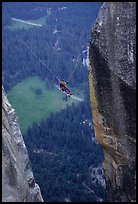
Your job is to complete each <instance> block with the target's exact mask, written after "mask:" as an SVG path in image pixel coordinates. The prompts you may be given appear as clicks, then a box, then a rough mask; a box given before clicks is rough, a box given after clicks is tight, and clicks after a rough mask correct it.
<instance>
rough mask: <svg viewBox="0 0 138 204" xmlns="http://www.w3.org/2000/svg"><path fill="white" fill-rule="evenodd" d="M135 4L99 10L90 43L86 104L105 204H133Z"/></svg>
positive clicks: (111, 5)
mask: <svg viewBox="0 0 138 204" xmlns="http://www.w3.org/2000/svg"><path fill="white" fill-rule="evenodd" d="M135 7H136V3H135V2H106V3H104V4H103V6H102V8H101V10H100V12H99V15H98V17H97V19H96V22H95V25H94V27H93V29H92V32H91V39H90V48H89V53H90V56H89V57H90V70H89V83H90V98H91V105H92V114H93V119H94V125H95V134H96V139H97V141H98V142H99V143H101V144H102V145H103V148H104V153H105V159H104V163H103V168H104V172H105V179H106V189H107V200H108V201H113V202H119V201H120V202H126V201H129V202H132V201H135V200H136V191H135V190H136V161H135V157H136V155H135V154H136V95H135V93H136V8H135Z"/></svg>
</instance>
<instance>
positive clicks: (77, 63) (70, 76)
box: [20, 39, 81, 82]
mask: <svg viewBox="0 0 138 204" xmlns="http://www.w3.org/2000/svg"><path fill="white" fill-rule="evenodd" d="M20 41H21V42H22V43H23V44H24V45H25V47H27V48H28V49H29V50H30V51H31V52H32V54H33V55H34V56H35V57H36V58H38V60H39V61H40V62H41V64H42V65H43V66H44V67H46V69H48V70H49V72H50V73H51V74H53V75H54V76H55V78H56V79H57V80H58V81H59V82H60V79H59V78H58V77H57V76H56V74H55V73H54V72H52V70H51V69H50V68H48V66H47V65H46V64H45V63H44V62H43V61H42V59H41V58H40V57H38V55H37V54H36V53H35V52H34V51H33V50H32V49H31V48H30V47H29V46H28V45H27V44H26V43H25V42H24V41H22V40H21V39H20ZM80 56H81V54H80V55H79V56H78V59H79V57H80ZM78 61H79V60H78ZM77 67H78V63H77V64H76V66H75V68H74V69H73V71H72V72H71V74H70V76H69V78H68V80H67V81H68V82H69V81H70V79H71V77H72V75H73V73H74V72H75V70H76V69H77Z"/></svg>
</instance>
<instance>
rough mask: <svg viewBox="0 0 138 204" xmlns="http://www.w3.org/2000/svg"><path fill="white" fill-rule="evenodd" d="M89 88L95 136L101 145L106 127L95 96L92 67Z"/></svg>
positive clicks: (90, 68) (90, 67)
mask: <svg viewBox="0 0 138 204" xmlns="http://www.w3.org/2000/svg"><path fill="white" fill-rule="evenodd" d="M89 87H90V102H91V106H92V116H93V122H94V130H95V136H96V140H97V141H98V142H99V143H101V144H103V136H104V127H103V122H102V115H101V114H100V112H99V110H98V102H97V99H96V94H95V88H94V81H93V75H92V66H91V65H89Z"/></svg>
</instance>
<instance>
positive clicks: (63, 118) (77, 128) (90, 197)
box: [24, 102, 104, 202]
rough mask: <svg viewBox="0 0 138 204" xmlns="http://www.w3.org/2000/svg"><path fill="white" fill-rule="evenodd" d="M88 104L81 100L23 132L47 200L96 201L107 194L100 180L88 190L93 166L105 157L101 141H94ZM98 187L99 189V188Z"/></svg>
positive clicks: (36, 175) (37, 177) (34, 168)
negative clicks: (89, 172)
mask: <svg viewBox="0 0 138 204" xmlns="http://www.w3.org/2000/svg"><path fill="white" fill-rule="evenodd" d="M85 118H90V111H89V107H88V106H87V107H86V106H85V104H84V103H83V102H82V103H80V104H79V105H77V106H75V105H74V104H72V106H68V105H67V108H66V109H65V110H62V111H61V112H59V113H56V114H51V115H50V117H49V118H48V119H45V120H43V121H42V122H41V123H40V124H39V125H38V124H37V123H34V124H33V128H29V129H28V131H27V134H26V135H25V136H24V138H25V142H26V145H27V149H28V151H29V156H30V159H31V161H32V168H33V172H34V175H35V178H36V181H37V182H38V184H39V185H40V188H41V191H42V196H43V198H44V200H45V201H46V202H54V201H56V202H64V201H65V198H68V197H69V198H70V199H71V201H72V202H94V201H97V197H98V196H99V197H100V198H104V188H103V187H102V186H101V185H100V184H99V183H97V184H96V185H94V184H93V185H91V186H90V188H91V189H92V190H93V191H95V192H96V196H97V197H96V196H95V195H94V194H93V193H90V192H88V191H87V190H86V189H85V187H84V186H83V182H84V181H85V182H86V183H87V185H89V184H88V182H87V177H88V169H89V167H90V166H93V167H98V166H99V165H100V164H101V162H102V161H103V153H102V149H101V147H100V145H98V144H95V143H92V129H91V128H92V127H91V126H89V121H90V120H91V119H88V120H87V121H86V122H85V123H84V121H85ZM98 189H99V190H98Z"/></svg>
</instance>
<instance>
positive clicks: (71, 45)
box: [2, 2, 105, 202]
mask: <svg viewBox="0 0 138 204" xmlns="http://www.w3.org/2000/svg"><path fill="white" fill-rule="evenodd" d="M101 5H102V2H54V3H53V2H3V3H2V83H3V85H4V88H5V90H6V92H7V93H9V92H10V91H11V90H12V89H13V87H15V86H16V85H18V84H19V83H20V82H22V81H23V80H25V79H26V78H28V77H31V76H32V77H33V76H39V77H40V78H41V79H42V80H43V81H46V82H47V83H48V84H49V87H50V89H51V92H52V86H51V84H54V83H57V78H56V77H58V78H60V79H64V80H68V78H69V76H70V74H71V73H72V71H73V70H74V68H75V67H76V66H77V69H76V71H75V72H74V73H73V75H72V77H71V80H70V85H71V86H72V87H77V88H80V89H82V90H83V92H84V95H85V102H80V103H79V104H78V105H76V104H74V103H73V104H72V105H71V106H68V105H67V106H66V108H64V109H63V110H61V111H59V112H57V113H55V112H51V114H50V116H49V117H48V118H43V119H42V121H41V122H40V123H39V124H38V123H37V122H34V123H33V125H32V126H31V127H29V128H28V130H27V132H26V133H25V134H23V137H24V140H25V143H26V146H27V149H28V153H29V158H30V160H31V164H32V169H33V173H34V176H35V180H36V182H37V183H38V184H39V186H40V189H41V192H42V196H43V198H44V200H45V202H56V201H57V202H65V201H66V202H68V201H71V202H73V201H74V202H94V201H95V202H99V201H103V200H104V198H105V186H104V185H101V182H100V181H99V180H98V175H101V178H102V179H101V180H104V178H103V174H102V172H101V168H102V161H103V151H102V148H101V146H100V145H99V144H98V143H97V142H96V141H95V134H94V127H93V122H92V114H91V107H90V99H89V84H88V67H87V66H84V64H83V63H82V62H83V58H86V56H84V55H83V54H82V53H83V51H84V50H86V49H87V47H88V46H89V38H90V32H91V28H92V25H93V23H94V21H95V19H96V17H97V15H98V11H99V9H100V7H101ZM44 16H45V17H46V19H45V20H43V22H42V26H41V27H35V26H32V27H29V25H28V27H26V28H21V27H20V24H17V23H15V22H13V20H12V18H19V19H21V20H27V21H30V20H32V21H33V20H38V19H40V18H42V17H44ZM11 28H12V29H11ZM22 42H25V43H26V45H27V46H28V47H29V49H28V48H27V47H26V46H24V44H23V43H22ZM32 52H35V54H36V55H37V56H38V57H39V58H40V59H42V60H43V62H44V63H45V64H46V65H47V68H46V67H44V66H43V65H42V64H41V63H40V61H39V60H38V59H37V57H35V56H34V55H33V54H32ZM49 69H50V70H52V72H53V73H54V74H51V72H49ZM55 76H56V77H55ZM39 92H40V91H39ZM37 94H40V93H37ZM65 103H66V102H65ZM23 108H24V107H22V109H23ZM39 108H40V107H38V109H39ZM15 110H16V108H15ZM26 117H27V116H26ZM91 168H97V169H98V170H99V171H100V173H99V174H98V175H97V177H96V176H95V180H93V179H92V178H91V173H90V169H91Z"/></svg>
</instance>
